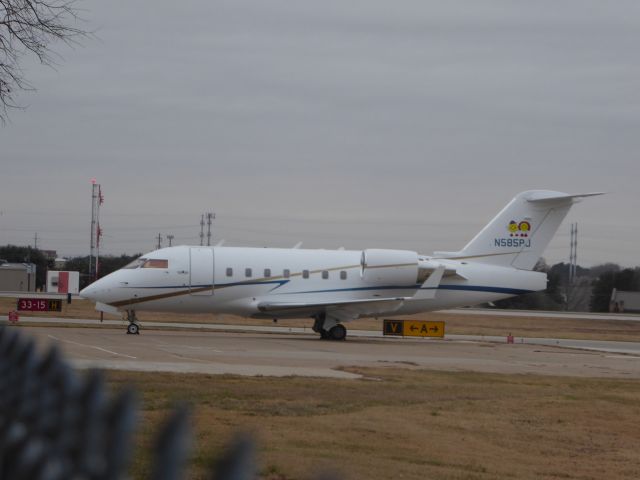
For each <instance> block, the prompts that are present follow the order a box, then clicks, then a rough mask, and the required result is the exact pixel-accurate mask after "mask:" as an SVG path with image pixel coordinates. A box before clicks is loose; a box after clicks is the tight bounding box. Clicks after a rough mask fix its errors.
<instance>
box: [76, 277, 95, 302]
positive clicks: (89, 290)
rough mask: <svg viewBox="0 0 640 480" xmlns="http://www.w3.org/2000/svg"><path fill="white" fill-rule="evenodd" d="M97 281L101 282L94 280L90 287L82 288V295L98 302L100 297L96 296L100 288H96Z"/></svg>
mask: <svg viewBox="0 0 640 480" xmlns="http://www.w3.org/2000/svg"><path fill="white" fill-rule="evenodd" d="M96 283H100V282H94V283H92V284H91V285H89V286H88V287H86V288H83V289H82V290H80V297H82V298H86V299H87V300H93V301H96V302H97V301H98V299H97V298H96V295H97V294H98V291H99V289H98V288H96Z"/></svg>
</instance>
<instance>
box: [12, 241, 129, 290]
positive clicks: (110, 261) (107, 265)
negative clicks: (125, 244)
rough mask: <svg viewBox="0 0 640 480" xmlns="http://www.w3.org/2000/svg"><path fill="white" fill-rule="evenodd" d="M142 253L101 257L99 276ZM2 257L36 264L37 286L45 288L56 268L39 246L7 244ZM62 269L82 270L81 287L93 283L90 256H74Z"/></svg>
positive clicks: (116, 268) (113, 270)
mask: <svg viewBox="0 0 640 480" xmlns="http://www.w3.org/2000/svg"><path fill="white" fill-rule="evenodd" d="M140 255H141V254H137V255H124V254H123V255H120V256H111V255H106V256H103V257H100V261H99V272H98V274H99V276H100V277H104V276H105V275H108V274H110V273H111V272H115V271H116V270H118V269H120V268H122V267H124V266H125V265H127V264H128V263H131V262H132V261H133V260H135V259H136V258H138V257H139V256H140ZM0 259H2V260H6V261H7V262H9V263H33V264H35V265H36V288H38V289H41V290H44V289H45V287H46V284H47V271H48V270H54V269H55V262H54V260H52V259H49V258H47V256H46V255H45V254H44V253H43V252H42V251H41V250H38V249H37V248H32V247H21V246H17V245H6V246H4V247H0ZM62 270H70V271H73V272H80V288H84V287H86V286H87V285H88V284H89V283H91V279H90V278H89V256H88V255H87V256H85V257H73V258H70V259H68V260H67V261H66V263H65V266H64V267H63V268H62Z"/></svg>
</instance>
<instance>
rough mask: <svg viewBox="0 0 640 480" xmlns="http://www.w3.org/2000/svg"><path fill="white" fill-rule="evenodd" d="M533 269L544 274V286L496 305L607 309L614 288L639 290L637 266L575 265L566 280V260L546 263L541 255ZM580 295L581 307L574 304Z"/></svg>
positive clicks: (639, 278) (639, 274)
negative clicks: (589, 266)
mask: <svg viewBox="0 0 640 480" xmlns="http://www.w3.org/2000/svg"><path fill="white" fill-rule="evenodd" d="M535 270H536V271H539V272H545V273H546V274H547V289H546V290H543V291H540V292H534V293H529V294H526V295H519V296H517V297H512V298H507V299H505V300H500V301H498V302H495V304H494V306H495V307H497V308H512V309H521V310H567V309H569V310H577V309H582V310H589V311H592V312H608V311H609V301H610V300H611V293H612V291H613V289H614V288H616V289H618V290H625V291H640V267H635V268H624V269H623V268H622V267H620V265H617V264H615V263H604V264H602V265H596V266H593V267H591V268H584V267H581V266H579V265H578V266H577V268H576V279H575V280H574V283H573V284H572V285H570V284H569V264H568V263H556V264H555V265H553V266H548V265H547V264H546V262H545V261H544V259H541V260H540V261H539V262H538V264H537V265H536V267H535ZM576 297H581V300H582V308H576V305H577V303H578V302H577V298H576Z"/></svg>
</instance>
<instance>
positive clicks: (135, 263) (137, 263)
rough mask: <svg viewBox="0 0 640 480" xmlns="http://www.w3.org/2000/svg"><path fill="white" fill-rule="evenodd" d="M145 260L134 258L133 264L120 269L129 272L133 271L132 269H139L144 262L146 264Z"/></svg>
mask: <svg viewBox="0 0 640 480" xmlns="http://www.w3.org/2000/svg"><path fill="white" fill-rule="evenodd" d="M146 261H147V259H146V258H142V257H139V258H136V259H135V260H134V261H133V262H131V263H129V264H128V265H125V266H124V267H122V268H126V269H129V270H133V269H134V268H140V267H141V266H142V265H144V262H146Z"/></svg>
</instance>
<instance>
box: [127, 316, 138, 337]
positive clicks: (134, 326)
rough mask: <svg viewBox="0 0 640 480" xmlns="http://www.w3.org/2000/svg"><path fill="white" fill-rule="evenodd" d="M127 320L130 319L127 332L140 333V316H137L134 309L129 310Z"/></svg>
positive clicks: (131, 333)
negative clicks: (138, 321)
mask: <svg viewBox="0 0 640 480" xmlns="http://www.w3.org/2000/svg"><path fill="white" fill-rule="evenodd" d="M127 320H129V325H128V326H127V334H128V335H138V334H140V326H139V325H138V323H137V320H138V318H137V317H136V312H135V311H134V310H127Z"/></svg>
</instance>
